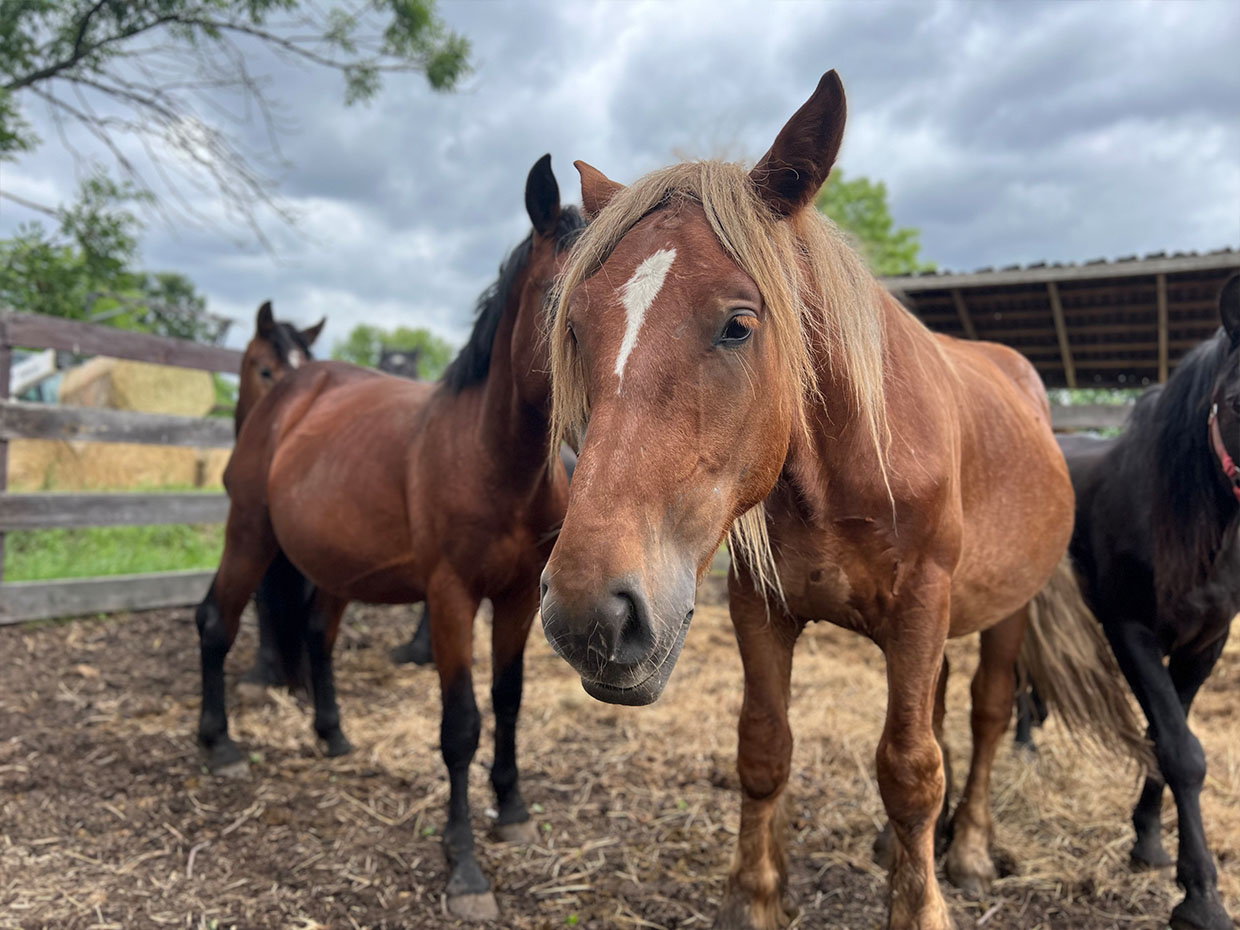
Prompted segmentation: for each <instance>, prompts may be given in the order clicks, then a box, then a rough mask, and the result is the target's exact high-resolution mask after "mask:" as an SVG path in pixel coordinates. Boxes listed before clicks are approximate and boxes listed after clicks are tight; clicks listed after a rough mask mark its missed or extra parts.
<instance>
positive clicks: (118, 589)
mask: <svg viewBox="0 0 1240 930" xmlns="http://www.w3.org/2000/svg"><path fill="white" fill-rule="evenodd" d="M214 576H215V572H158V573H154V574H146V575H113V576H112V577H110V578H65V579H60V580H58V581H20V582H16V583H13V584H5V585H0V626H3V625H5V624H9V623H21V622H22V621H23V620H46V619H49V618H52V617H77V616H81V615H82V614H103V613H112V612H114V611H118V610H151V609H154V608H157V607H184V606H186V605H188V604H196V603H198V602H199V601H200V600H202V597H203V595H205V594H206V593H207V588H208V587H209V586H210V584H211V579H212V578H213V577H214Z"/></svg>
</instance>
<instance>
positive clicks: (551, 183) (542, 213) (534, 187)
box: [525, 155, 560, 236]
mask: <svg viewBox="0 0 1240 930" xmlns="http://www.w3.org/2000/svg"><path fill="white" fill-rule="evenodd" d="M525 212H527V213H528V214H529V215H530V222H531V223H533V224H534V229H535V231H537V233H538V234H539V235H540V236H550V235H551V234H552V233H553V232H555V224H556V221H557V220H558V219H559V218H560V185H559V184H557V183H556V182H555V175H554V174H553V173H552V172H551V156H550V155H544V156H543V157H542V158H540V159H538V161H536V162H534V167H533V168H531V169H530V175H529V177H528V178H526V179H525Z"/></svg>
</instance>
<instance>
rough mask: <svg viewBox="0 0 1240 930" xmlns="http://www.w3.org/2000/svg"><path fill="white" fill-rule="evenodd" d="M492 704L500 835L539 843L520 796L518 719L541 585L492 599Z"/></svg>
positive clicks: (493, 771) (508, 839)
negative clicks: (528, 648) (528, 647)
mask: <svg viewBox="0 0 1240 930" xmlns="http://www.w3.org/2000/svg"><path fill="white" fill-rule="evenodd" d="M491 603H492V606H493V608H494V613H493V615H492V618H491V665H492V670H491V706H492V707H494V708H495V764H494V765H492V766H491V787H493V788H494V789H495V802H496V808H497V810H498V811H499V816H498V818H497V819H496V821H495V835H496V836H497V837H498V838H499V839H500V840H503V841H504V842H507V843H535V842H537V841H538V828H537V827H536V826H535V824H534V821H533V820H531V819H530V813H529V810H528V809H527V808H526V806H525V801H524V800H523V799H522V797H521V788H520V785H519V784H518V774H517V718H518V717H519V716H520V714H521V691H522V688H523V685H524V681H525V643H526V640H527V639H529V635H530V626H531V624H533V622H534V613H535V612H536V611H537V610H538V584H537V582H536V581H535V582H532V583H531V584H529V585H527V586H526V587H524V588H521V589H518V590H517V591H516V592H510V593H508V594H505V595H504V596H501V597H496V598H494V599H492V602H491Z"/></svg>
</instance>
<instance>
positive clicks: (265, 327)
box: [254, 300, 276, 339]
mask: <svg viewBox="0 0 1240 930" xmlns="http://www.w3.org/2000/svg"><path fill="white" fill-rule="evenodd" d="M254 323H255V325H254V331H255V332H257V333H258V335H260V336H262V337H263V338H264V339H266V338H267V337H268V336H270V335H271V334H272V333H274V332H275V331H276V318H275V316H274V315H273V314H272V312H271V301H270V300H264V301H263V305H262V306H261V307H259V308H258V319H256V320H255V321H254Z"/></svg>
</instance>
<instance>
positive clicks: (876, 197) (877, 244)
mask: <svg viewBox="0 0 1240 930" xmlns="http://www.w3.org/2000/svg"><path fill="white" fill-rule="evenodd" d="M814 205H815V206H817V207H818V209H819V210H821V211H822V212H823V213H825V214H826V215H827V216H829V217H831V219H832V220H834V221H835V223H836V225H838V226H840V227H841V228H842V229H844V230H845V231H846V232H847V233H849V234H850V235H851V236H852V237H853V239H854V240H855V243H856V245H857V247H858V249H860V251H861V254H862V255H864V256H865V259H866V261H867V262H869V264H870V268H871V270H872V271H873V272H874V273H875V274H877V275H899V274H910V273H912V272H915V271H933V270H934V263H933V262H923V261H921V260H920V258H919V255H920V253H921V232H920V231H919V230H917V229H913V228H911V227H908V226H902V227H900V228H899V229H895V228H894V226H895V222H894V221H893V220H892V218H891V211H890V209H888V207H887V185H886V184H884V183H883V182H882V181H879V182H878V183H875V182H873V181H871V180H870V179H869V178H866V177H858V178H856V179H854V180H851V181H846V180H844V175H843V172H841V171H840V170H838V169H836V170H835V171H832V172H831V177H830V178H828V179H827V183H826V184H825V185H823V188H822V190H821V191H819V192H818V198H817V199H816V200H815V201H814Z"/></svg>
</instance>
